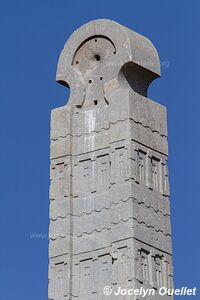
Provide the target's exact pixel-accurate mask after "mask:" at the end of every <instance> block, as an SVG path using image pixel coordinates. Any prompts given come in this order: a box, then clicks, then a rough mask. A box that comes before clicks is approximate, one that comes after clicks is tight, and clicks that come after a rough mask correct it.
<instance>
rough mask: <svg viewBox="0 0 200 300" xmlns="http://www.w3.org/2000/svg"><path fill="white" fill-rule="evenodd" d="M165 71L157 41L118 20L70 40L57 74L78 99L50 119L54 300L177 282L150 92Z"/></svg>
mask: <svg viewBox="0 0 200 300" xmlns="http://www.w3.org/2000/svg"><path fill="white" fill-rule="evenodd" d="M159 76H160V62H159V57H158V54H157V51H156V49H155V48H154V46H153V45H152V43H151V42H150V41H149V40H148V39H146V38H145V37H143V36H141V35H139V34H137V33H135V32H134V31H131V30H129V29H127V28H125V27H124V26H121V25H119V24H117V23H115V22H113V21H110V20H96V21H92V22H89V23H87V24H85V25H83V26H82V27H80V28H79V29H78V30H76V31H75V32H74V33H73V34H72V35H71V37H70V38H69V40H68V41H67V43H66V44H65V47H64V49H63V51H62V53H61V56H60V58H59V62H58V68H57V75H56V80H57V81H58V82H59V83H61V84H63V85H65V86H66V87H70V98H69V101H68V103H67V104H66V105H65V106H63V107H59V108H56V109H54V110H53V111H52V115H51V175H50V180H51V183H50V228H49V239H50V242H49V299H50V300H65V299H80V300H83V299H85V300H86V299H87V300H88V299H108V297H107V296H106V295H104V294H103V287H104V286H110V287H112V288H115V287H119V286H121V287H123V288H127V287H130V288H140V287H144V288H153V289H154V290H155V293H157V292H158V290H159V287H162V286H164V287H168V288H170V287H172V286H173V274H172V248H171V228H170V202H169V183H168V172H167V157H168V144H167V125H166V108H165V107H164V106H162V105H160V104H158V103H156V102H154V101H152V100H150V99H148V98H147V89H148V86H149V85H150V83H151V82H152V81H153V80H154V79H156V78H157V77H159ZM160 298H161V299H164V298H162V297H160ZM160 298H159V297H158V298H157V299H160ZM171 298H172V297H170V296H169V297H168V296H167V297H166V298H165V299H171ZM109 299H116V296H114V295H111V296H110V297H109ZM119 299H122V298H119ZM123 299H125V298H123ZM129 299H130V297H129ZM131 299H142V298H141V297H139V296H138V297H135V298H134V297H132V298H131ZM148 299H155V297H153V296H152V297H149V298H148Z"/></svg>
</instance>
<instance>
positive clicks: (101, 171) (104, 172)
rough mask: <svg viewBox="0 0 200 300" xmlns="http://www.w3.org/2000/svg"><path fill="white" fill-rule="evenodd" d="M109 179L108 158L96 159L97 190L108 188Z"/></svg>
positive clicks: (104, 156)
mask: <svg viewBox="0 0 200 300" xmlns="http://www.w3.org/2000/svg"><path fill="white" fill-rule="evenodd" d="M109 178H110V163H109V156H108V155H103V156H100V157H98V158H97V182H98V189H100V190H101V189H105V188H108V187H109Z"/></svg>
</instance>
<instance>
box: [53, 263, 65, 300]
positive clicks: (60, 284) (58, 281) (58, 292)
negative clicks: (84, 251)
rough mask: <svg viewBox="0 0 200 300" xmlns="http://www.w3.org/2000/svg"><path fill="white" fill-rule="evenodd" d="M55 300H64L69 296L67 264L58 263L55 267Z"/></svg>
mask: <svg viewBox="0 0 200 300" xmlns="http://www.w3.org/2000/svg"><path fill="white" fill-rule="evenodd" d="M54 270H55V292H54V295H55V300H64V299H65V298H64V297H65V296H66V294H67V282H68V278H67V264H65V263H58V264H56V265H55V269H54Z"/></svg>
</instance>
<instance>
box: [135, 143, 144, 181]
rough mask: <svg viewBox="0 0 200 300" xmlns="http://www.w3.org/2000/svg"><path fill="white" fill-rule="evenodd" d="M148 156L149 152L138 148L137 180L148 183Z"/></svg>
mask: <svg viewBox="0 0 200 300" xmlns="http://www.w3.org/2000/svg"><path fill="white" fill-rule="evenodd" d="M146 156H147V153H146V152H144V151H142V150H140V149H138V150H137V169H136V178H137V181H141V182H143V183H146V171H147V168H146Z"/></svg>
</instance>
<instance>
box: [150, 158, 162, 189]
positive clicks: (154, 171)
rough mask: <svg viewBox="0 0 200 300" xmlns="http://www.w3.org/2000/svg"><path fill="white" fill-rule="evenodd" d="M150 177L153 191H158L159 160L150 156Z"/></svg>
mask: <svg viewBox="0 0 200 300" xmlns="http://www.w3.org/2000/svg"><path fill="white" fill-rule="evenodd" d="M151 176H152V187H153V189H156V190H159V189H160V160H159V159H157V158H156V157H154V156H152V158H151Z"/></svg>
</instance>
